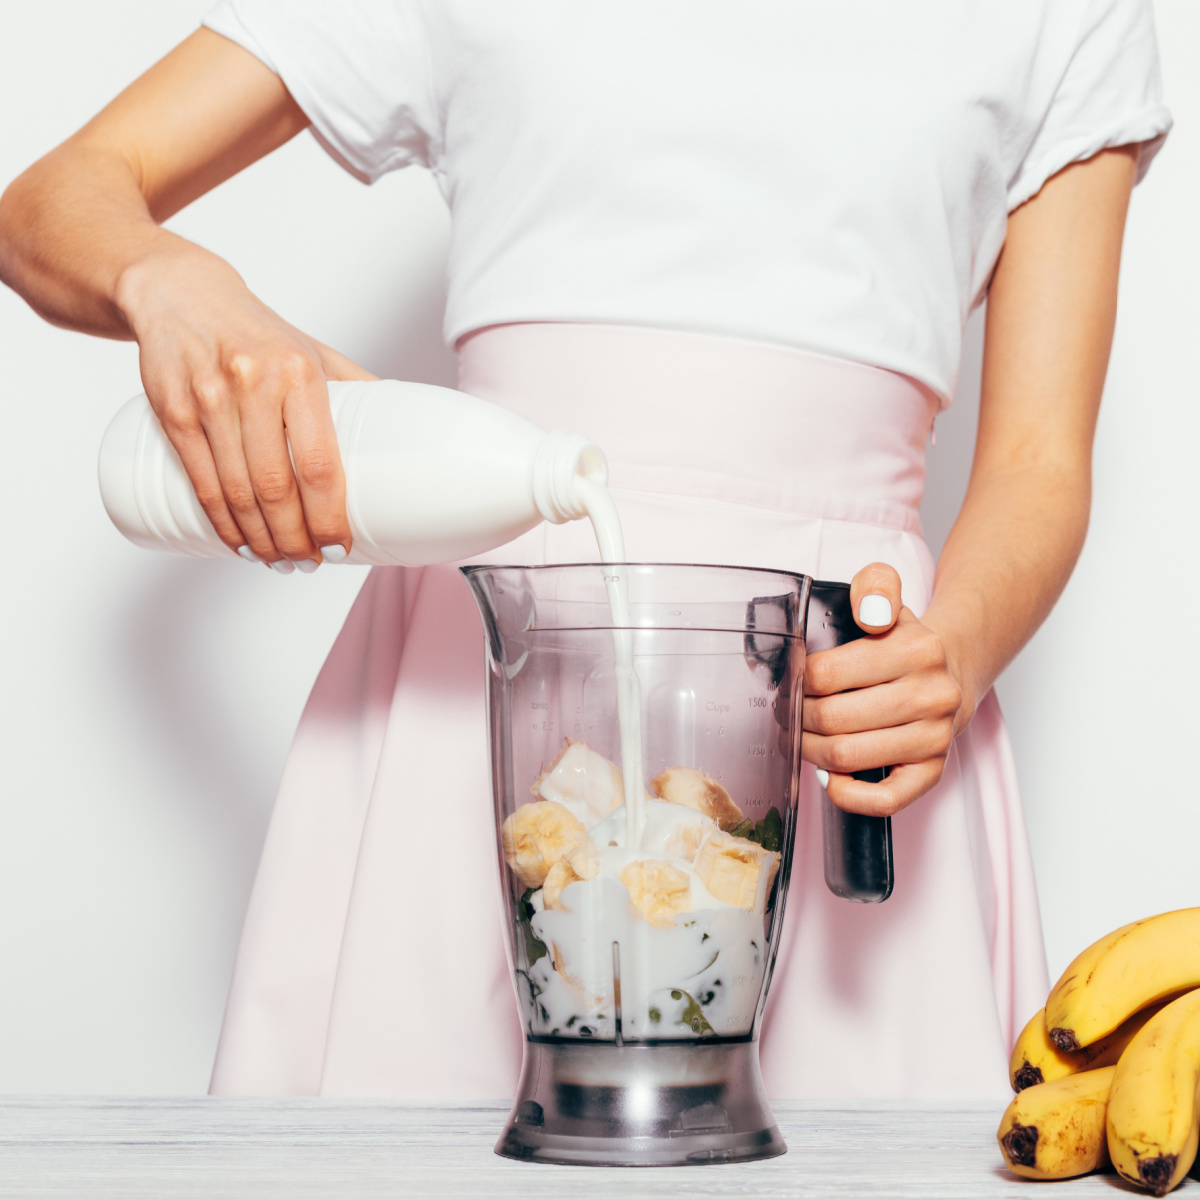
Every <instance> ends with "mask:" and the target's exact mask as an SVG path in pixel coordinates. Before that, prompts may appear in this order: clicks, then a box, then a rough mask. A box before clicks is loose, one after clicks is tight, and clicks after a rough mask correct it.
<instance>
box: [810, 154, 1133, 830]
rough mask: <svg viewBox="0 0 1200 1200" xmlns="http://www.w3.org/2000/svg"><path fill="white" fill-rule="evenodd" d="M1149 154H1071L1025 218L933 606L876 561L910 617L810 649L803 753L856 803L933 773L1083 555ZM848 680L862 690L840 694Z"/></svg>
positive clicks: (1006, 275) (868, 584)
mask: <svg viewBox="0 0 1200 1200" xmlns="http://www.w3.org/2000/svg"><path fill="white" fill-rule="evenodd" d="M1136 163H1137V151H1136V148H1135V147H1123V148H1121V149H1117V150H1110V151H1105V152H1103V153H1101V154H1099V155H1097V156H1096V157H1095V158H1093V159H1089V160H1088V161H1087V162H1084V163H1079V164H1076V165H1074V166H1071V167H1068V168H1067V169H1066V170H1064V171H1062V172H1060V173H1059V174H1058V175H1056V176H1055V177H1054V178H1053V179H1051V180H1050V181H1049V182H1048V183H1047V184H1046V185H1045V187H1043V188H1042V190H1041V191H1040V192H1039V193H1038V194H1037V195H1036V196H1034V197H1033V198H1032V199H1031V200H1029V201H1028V202H1027V203H1025V204H1024V205H1022V206H1021V207H1020V208H1019V209H1017V210H1016V211H1015V212H1014V213H1013V214H1012V215H1011V217H1010V218H1009V226H1008V236H1007V239H1006V241H1005V244H1004V249H1003V251H1002V252H1001V255H1000V259H999V262H998V263H997V266H996V271H995V275H994V278H993V281H992V286H991V290H990V292H989V294H988V312H987V331H986V340H985V351H984V366H983V388H982V393H981V400H980V413H979V432H978V437H977V441H976V447H975V460H974V463H973V465H972V468H971V479H970V483H969V486H968V488H967V495H966V499H965V500H964V502H963V507H962V510H961V512H960V513H959V516H958V520H957V521H956V522H955V524H954V528H953V529H952V530H951V532H950V536H949V538H948V539H947V541H946V545H945V548H944V550H943V551H942V556H941V559H940V560H939V562H938V572H937V579H936V581H935V584H934V591H933V599H932V601H931V603H930V605H929V608H928V609H927V610H926V611H925V613H924V614H923V615H922V617H921V619H920V620H917V618H916V617H915V616H914V615H913V614H912V613H911V612H909V611H908V610H907V609H903V610H902V609H901V608H900V594H899V580H898V578H897V577H896V575H895V572H894V571H892V570H891V569H890V568H886V567H880V566H878V565H875V566H873V567H871V568H869V569H868V570H867V571H865V572H860V575H859V576H858V577H856V580H855V597H854V602H855V604H856V605H857V604H858V603H859V599H860V597H862V596H865V595H868V594H877V595H881V596H884V597H886V598H887V599H888V601H889V603H890V605H891V612H892V613H896V614H898V618H897V620H896V622H895V624H894V625H890V627H888V629H887V632H886V633H883V634H880V635H878V636H876V637H872V638H866V639H863V640H862V641H859V642H855V643H852V644H851V645H849V646H844V647H840V648H839V649H837V650H832V651H826V652H824V653H822V654H816V655H813V656H812V657H811V658H810V660H809V665H808V671H807V681H806V691H808V692H809V693H810V696H811V698H810V699H807V700H806V701H805V719H804V728H805V738H804V756H805V758H806V759H808V760H809V761H811V762H813V763H814V764H815V765H816V766H818V767H821V768H823V769H825V770H826V771H829V772H830V773H831V777H830V782H829V795H830V797H831V799H833V800H834V801H835V803H837V804H839V805H841V806H842V807H843V808H847V809H850V810H851V811H857V812H870V813H877V814H884V813H892V812H896V811H897V810H899V809H901V808H904V807H905V806H906V805H908V804H911V803H912V801H913V800H915V799H916V798H917V797H918V796H920V795H922V794H924V793H925V792H927V791H928V790H929V789H930V788H931V787H933V785H934V784H935V783H936V782H937V781H938V779H940V778H941V774H942V769H943V767H944V765H945V760H946V755H947V753H948V752H949V747H950V743H951V741H952V740H953V738H954V736H955V735H956V734H957V733H958V732H959V731H960V730H961V729H962V728H963V727H964V726H965V725H966V723H967V722H968V721H969V720H970V719H971V716H972V714H973V713H974V711H975V707H976V705H977V704H978V703H979V701H980V699H981V698H982V697H983V696H984V695H985V694H986V692H987V690H988V689H989V688H990V687H991V686H992V684H993V683H994V682H995V680H996V677H997V676H998V675H999V674H1000V672H1001V671H1003V669H1004V668H1005V667H1006V666H1007V665H1008V663H1009V662H1011V661H1012V659H1013V657H1014V656H1015V655H1016V654H1017V652H1018V651H1019V650H1020V649H1021V647H1022V646H1023V645H1024V644H1025V643H1026V642H1027V641H1028V640H1029V638H1030V637H1031V636H1032V635H1033V633H1034V631H1035V630H1036V629H1037V628H1038V626H1039V625H1040V624H1041V622H1042V621H1043V620H1044V619H1045V617H1046V615H1047V614H1048V613H1049V611H1050V609H1051V608H1052V607H1053V605H1054V602H1055V601H1056V600H1057V599H1058V597H1059V594H1060V593H1061V592H1062V589H1063V587H1064V586H1065V585H1066V582H1067V579H1068V578H1069V577H1070V574H1071V571H1072V569H1073V568H1074V566H1075V561H1076V559H1077V558H1078V557H1079V552H1080V550H1081V549H1082V547H1083V540H1084V536H1085V534H1086V532H1087V524H1088V512H1089V509H1090V505H1091V486H1092V440H1093V436H1094V433H1095V427H1096V416H1097V412H1098V410H1099V405H1100V396H1101V393H1102V391H1103V387H1104V376H1105V372H1106V370H1107V367H1108V355H1109V350H1110V347H1111V345H1112V333H1113V324H1114V321H1115V318H1116V299H1117V278H1118V273H1119V268H1120V258H1121V241H1122V235H1123V231H1124V226H1125V214H1126V209H1127V206H1128V202H1129V194H1130V191H1131V190H1132V187H1133V182H1134V175H1135V172H1136ZM856 611H857V609H856ZM860 624H863V625H864V627H865V628H869V626H867V625H866V624H865V623H864V622H862V621H860ZM879 624H881V625H882V624H883V622H879ZM847 689H858V690H855V691H851V692H849V694H846V695H838V694H835V693H842V692H845V691H846V690H847ZM886 765H896V769H895V770H893V772H892V774H891V776H890V778H889V779H888V780H886V781H885V782H884V783H880V784H864V783H860V782H858V781H857V780H854V779H851V778H849V773H850V772H853V771H860V770H865V769H867V768H870V767H878V766H886Z"/></svg>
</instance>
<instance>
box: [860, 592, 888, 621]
mask: <svg viewBox="0 0 1200 1200" xmlns="http://www.w3.org/2000/svg"><path fill="white" fill-rule="evenodd" d="M858 619H859V621H860V622H861V623H862V624H863V625H890V624H891V623H892V602H891V601H890V600H889V599H888V598H887V597H886V596H864V597H863V598H862V599H861V600H860V601H859V602H858Z"/></svg>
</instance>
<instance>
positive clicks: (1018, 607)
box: [922, 459, 1091, 732]
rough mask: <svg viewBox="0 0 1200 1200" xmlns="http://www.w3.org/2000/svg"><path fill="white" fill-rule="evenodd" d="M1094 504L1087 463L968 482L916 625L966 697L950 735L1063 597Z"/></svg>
mask: <svg viewBox="0 0 1200 1200" xmlns="http://www.w3.org/2000/svg"><path fill="white" fill-rule="evenodd" d="M1090 504H1091V473H1090V468H1089V464H1088V462H1087V461H1086V459H1084V460H1082V461H1079V462H1075V463H1070V464H1066V463H1046V462H1041V463H1035V464H1030V465H1029V466H1027V467H1024V468H1014V469H1011V470H1006V471H997V472H993V473H989V474H986V475H982V476H977V477H975V478H973V479H972V481H971V486H970V488H969V489H968V492H967V497H966V500H965V501H964V503H963V508H962V511H961V513H960V514H959V517H958V520H957V521H956V522H955V524H954V528H953V529H952V530H951V532H950V536H949V538H948V539H947V540H946V545H945V548H944V550H943V551H942V555H941V558H940V559H939V561H938V570H937V577H936V580H935V583H934V591H933V599H932V601H931V603H930V605H929V608H928V609H927V610H926V612H925V614H924V616H923V617H922V621H923V622H924V623H925V624H926V625H928V626H929V627H930V628H932V629H933V630H934V631H935V632H936V633H938V634H939V635H940V636H941V638H942V640H943V642H944V643H945V646H946V656H947V660H948V664H949V666H950V669H951V672H952V673H953V674H954V676H955V677H956V679H957V680H958V681H959V684H960V686H961V687H962V690H963V705H962V708H961V710H960V713H959V716H958V718H957V719H956V722H955V732H958V731H959V730H961V729H962V728H963V727H964V726H965V725H966V723H967V722H968V721H969V720H970V719H971V716H972V715H973V714H974V711H975V708H976V706H977V705H978V703H979V701H980V700H981V699H982V698H983V696H984V695H985V694H986V693H987V690H988V689H989V688H990V687H991V686H992V684H993V683H994V682H995V681H996V679H997V677H998V676H999V675H1000V673H1001V672H1002V671H1003V670H1004V668H1005V667H1006V666H1008V664H1009V663H1010V662H1011V661H1012V660H1013V658H1015V657H1016V655H1017V653H1018V652H1019V651H1020V650H1021V648H1022V647H1023V646H1024V645H1025V643H1026V642H1027V641H1028V640H1029V639H1030V637H1032V636H1033V634H1034V633H1035V632H1036V630H1037V629H1038V627H1039V626H1040V625H1041V623H1042V622H1043V621H1044V620H1045V618H1046V616H1047V615H1048V614H1049V612H1050V609H1051V608H1052V607H1053V606H1054V603H1055V601H1056V600H1057V599H1058V597H1059V595H1060V594H1061V593H1062V590H1063V588H1064V587H1065V586H1066V583H1067V580H1068V579H1069V578H1070V576H1071V571H1072V570H1073V569H1074V566H1075V563H1076V560H1077V559H1078V558H1079V553H1080V550H1081V549H1082V548H1083V542H1084V537H1085V535H1086V533H1087V525H1088V512H1089V508H1090Z"/></svg>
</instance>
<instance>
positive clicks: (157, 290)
mask: <svg viewBox="0 0 1200 1200" xmlns="http://www.w3.org/2000/svg"><path fill="white" fill-rule="evenodd" d="M214 269H216V270H217V271H219V272H221V273H224V274H226V275H228V276H229V281H230V282H235V283H237V284H238V285H242V280H241V276H239V275H238V274H237V272H236V271H234V269H233V268H232V267H231V266H230V265H229V264H228V263H227V262H226V261H225V260H224V259H222V258H219V257H218V256H217V255H215V254H213V253H212V252H211V251H208V250H205V249H204V248H203V247H202V246H197V245H196V244H195V243H193V242H189V241H188V240H187V239H186V238H181V237H179V236H177V235H176V234H173V233H169V232H168V231H167V230H165V229H159V228H155V229H154V230H153V232H152V233H151V234H150V236H149V237H148V238H147V239H146V241H145V242H144V244H143V245H142V246H141V247H140V248H139V250H138V251H137V253H136V254H134V255H132V256H131V257H130V258H129V259H128V261H126V262H125V263H124V264H123V265H122V266H121V267H120V268H119V270H118V272H117V276H116V279H115V281H114V283H113V287H112V299H113V304H114V305H115V306H116V308H117V311H118V312H119V313H120V314H121V317H122V318H123V319H124V321H125V323H126V325H128V327H129V331H130V333H132V334H133V336H134V339H135V340H136V341H138V342H141V340H142V336H143V333H144V332H145V331H146V330H148V329H149V327H150V325H151V323H152V322H153V320H154V318H155V317H156V316H160V315H161V314H162V312H163V309H164V306H169V305H170V295H171V292H172V291H174V290H175V289H177V288H178V286H179V284H180V281H181V280H184V279H185V278H186V280H187V283H186V285H185V286H186V290H187V291H188V293H190V294H191V295H193V296H195V295H196V293H197V290H198V287H199V286H202V285H200V284H199V280H198V279H197V278H196V276H197V272H200V273H202V274H205V275H207V274H210V273H211V272H212V271H213V270H214ZM242 286H244V285H242Z"/></svg>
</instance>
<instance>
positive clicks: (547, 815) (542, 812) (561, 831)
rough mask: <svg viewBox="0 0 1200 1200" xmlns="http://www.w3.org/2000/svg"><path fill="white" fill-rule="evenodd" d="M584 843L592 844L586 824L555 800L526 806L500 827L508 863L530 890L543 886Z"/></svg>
mask: <svg viewBox="0 0 1200 1200" xmlns="http://www.w3.org/2000/svg"><path fill="white" fill-rule="evenodd" d="M583 841H588V844H589V845H590V844H591V843H590V839H589V838H588V835H587V830H586V829H585V828H584V826H583V823H582V822H581V821H580V820H578V818H576V817H574V816H573V815H572V814H571V813H570V812H569V811H568V810H567V809H566V808H564V807H563V806H562V805H561V804H556V803H555V802H554V801H552V800H535V801H532V802H531V803H529V804H522V805H521V807H520V808H518V809H517V810H516V812H514V813H511V814H510V815H509V816H508V817H507V818H506V820H505V822H504V824H503V825H502V826H501V827H500V842H501V845H502V847H503V849H504V861H505V862H506V863H508V865H509V866H510V867H512V869H513V871H515V872H516V876H517V878H518V879H519V880H520V881H521V883H522V884H523V885H524V886H525V887H527V888H539V887H541V886H542V884H543V883H545V881H546V876H547V875H548V874H549V872H550V868H551V867H553V866H554V864H555V863H557V862H558V861H559V860H560V859H562V858H565V857H566V855H567V854H568V853H570V851H571V850H572V849H574V847H575V846H577V845H578V844H579V843H581V842H583Z"/></svg>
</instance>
